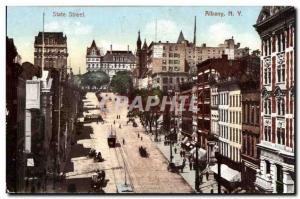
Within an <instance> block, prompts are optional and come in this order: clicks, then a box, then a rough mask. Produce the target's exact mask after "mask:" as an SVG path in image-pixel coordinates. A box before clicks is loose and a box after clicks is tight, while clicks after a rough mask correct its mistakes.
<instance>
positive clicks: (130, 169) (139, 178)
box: [66, 92, 193, 193]
mask: <svg viewBox="0 0 300 199" xmlns="http://www.w3.org/2000/svg"><path fill="white" fill-rule="evenodd" d="M102 95H105V93H104V94H102ZM108 95H109V97H111V99H112V100H111V101H107V103H106V106H107V111H105V112H102V111H101V112H100V110H99V109H97V110H90V111H89V112H88V113H86V112H85V113H84V115H86V114H94V113H95V114H99V113H100V114H101V115H102V116H103V119H104V121H105V122H104V123H103V124H102V123H100V122H99V123H96V122H92V123H89V124H85V126H90V127H92V129H93V133H92V134H91V135H90V138H88V139H81V140H78V141H77V144H82V146H83V147H84V148H87V149H89V148H94V149H96V150H97V151H101V153H102V157H103V158H104V159H105V161H103V162H99V163H98V162H94V160H93V159H91V158H88V157H87V155H88V154H87V153H86V155H83V156H81V157H74V158H72V159H71V162H72V163H73V167H74V170H73V171H71V172H67V173H66V181H67V182H72V183H74V184H75V185H76V186H77V187H76V188H77V192H78V191H79V192H89V191H90V190H91V188H90V187H89V185H90V184H89V183H87V184H86V187H85V188H86V190H84V188H83V187H82V186H84V184H81V181H80V180H79V179H85V180H88V178H91V176H92V175H93V174H94V173H95V171H96V170H97V169H99V170H105V172H106V179H108V183H107V186H106V187H104V188H103V190H104V192H105V193H116V192H117V186H119V185H122V184H125V180H126V183H127V184H129V185H131V187H132V191H133V192H134V193H191V192H193V189H192V188H191V187H190V185H189V184H188V183H187V182H186V181H185V180H184V178H183V177H181V175H179V174H176V173H171V172H169V171H167V165H168V161H167V159H166V158H165V156H164V155H163V154H162V153H161V151H160V150H159V149H158V147H157V145H156V144H155V143H153V142H152V141H151V139H150V137H149V136H147V135H145V134H144V130H143V127H142V126H141V125H140V123H139V121H137V123H138V127H136V128H134V127H133V126H132V123H129V124H128V125H127V117H126V116H127V106H126V105H125V104H124V103H123V104H121V106H120V107H119V108H118V110H114V103H115V101H114V99H115V95H114V94H112V93H108ZM86 97H87V99H86V100H85V101H84V104H85V106H87V105H89V106H97V105H98V104H99V102H98V99H97V97H96V95H95V93H91V92H90V93H87V95H86ZM117 115H120V119H117ZM114 121H115V124H114ZM120 125H121V128H119V127H120ZM111 128H112V129H113V131H114V130H115V131H116V135H117V142H118V143H119V145H118V146H119V147H116V148H109V147H108V144H107V136H108V135H109V133H110V132H111ZM138 134H139V135H140V136H138ZM123 140H124V142H123ZM140 146H143V147H146V149H147V152H148V153H149V157H148V158H143V157H141V156H140V153H139V147H140ZM87 151H88V150H87ZM71 153H72V152H71ZM76 182H77V183H76ZM82 183H83V181H82ZM78 186H80V187H78ZM174 187H176V189H174Z"/></svg>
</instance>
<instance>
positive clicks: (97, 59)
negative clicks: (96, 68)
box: [86, 58, 100, 61]
mask: <svg viewBox="0 0 300 199" xmlns="http://www.w3.org/2000/svg"><path fill="white" fill-rule="evenodd" d="M86 60H87V61H100V58H87V59H86Z"/></svg>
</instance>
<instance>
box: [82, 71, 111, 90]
mask: <svg viewBox="0 0 300 199" xmlns="http://www.w3.org/2000/svg"><path fill="white" fill-rule="evenodd" d="M108 83H109V76H108V75H107V74H106V73H105V72H103V71H95V72H87V73H85V74H83V75H82V76H81V84H82V85H83V86H88V87H89V88H91V87H96V88H100V87H101V86H103V85H106V84H108Z"/></svg>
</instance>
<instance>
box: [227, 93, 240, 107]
mask: <svg viewBox="0 0 300 199" xmlns="http://www.w3.org/2000/svg"><path fill="white" fill-rule="evenodd" d="M229 106H230V107H241V95H230V100H229Z"/></svg>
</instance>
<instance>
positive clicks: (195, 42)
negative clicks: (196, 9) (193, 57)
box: [193, 16, 197, 45]
mask: <svg viewBox="0 0 300 199" xmlns="http://www.w3.org/2000/svg"><path fill="white" fill-rule="evenodd" d="M196 23H197V18H196V16H195V23H194V42H193V43H194V45H196V28H197V27H196Z"/></svg>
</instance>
